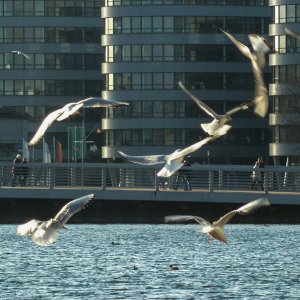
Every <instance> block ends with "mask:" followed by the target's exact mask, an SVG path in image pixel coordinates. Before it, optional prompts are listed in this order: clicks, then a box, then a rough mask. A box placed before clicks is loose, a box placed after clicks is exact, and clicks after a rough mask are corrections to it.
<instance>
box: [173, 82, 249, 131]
mask: <svg viewBox="0 0 300 300" xmlns="http://www.w3.org/2000/svg"><path fill="white" fill-rule="evenodd" d="M178 85H179V87H180V88H181V89H182V90H183V91H184V92H185V93H186V94H187V95H188V96H190V97H191V98H192V99H193V100H194V101H195V102H196V104H197V105H198V106H199V107H200V108H201V109H202V110H204V111H205V112H206V113H207V114H208V115H210V116H211V117H213V121H212V122H210V123H204V124H200V125H201V127H202V129H203V130H204V131H205V132H207V133H208V134H209V135H211V136H214V135H217V136H220V135H224V134H226V133H227V131H228V130H229V129H230V128H231V125H228V124H226V123H227V122H229V121H231V120H232V117H231V116H232V115H233V114H235V113H237V112H239V111H240V110H245V109H247V108H249V107H250V106H252V105H254V103H255V102H254V100H252V101H248V102H244V103H241V104H240V105H238V106H236V107H234V108H233V109H231V110H229V111H227V112H226V113H225V114H224V115H219V114H217V113H216V112H215V111H214V110H213V109H212V108H210V107H209V106H208V105H207V104H205V103H204V102H203V101H201V100H200V99H199V98H197V97H196V96H195V95H193V94H192V93H191V92H190V91H188V90H187V89H186V87H185V86H184V85H183V83H182V82H181V81H179V82H178Z"/></svg>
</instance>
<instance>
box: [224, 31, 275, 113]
mask: <svg viewBox="0 0 300 300" xmlns="http://www.w3.org/2000/svg"><path fill="white" fill-rule="evenodd" d="M220 30H221V31H222V32H223V33H224V34H226V35H227V37H228V38H229V39H230V40H231V41H232V42H233V43H234V44H235V45H236V47H237V48H238V49H239V50H240V52H241V53H242V54H243V55H245V56H246V57H247V58H249V59H250V61H251V65H252V70H253V75H254V79H255V98H254V100H253V101H254V102H255V103H254V112H255V113H256V114H257V115H258V116H260V117H262V118H264V117H265V116H266V114H267V113H268V109H269V97H268V91H267V88H266V86H265V82H264V78H263V71H262V70H263V68H264V66H265V64H266V54H267V53H268V52H270V46H269V45H268V44H267V42H266V40H265V39H264V38H263V37H260V36H258V35H256V34H250V35H248V37H249V40H250V42H251V44H252V48H253V52H252V51H251V50H250V48H249V47H247V46H246V45H244V44H242V43H240V42H239V41H238V40H237V39H236V38H235V37H234V36H233V35H231V34H230V33H228V32H226V31H224V30H222V29H220Z"/></svg>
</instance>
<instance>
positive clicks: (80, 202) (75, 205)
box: [52, 194, 95, 228]
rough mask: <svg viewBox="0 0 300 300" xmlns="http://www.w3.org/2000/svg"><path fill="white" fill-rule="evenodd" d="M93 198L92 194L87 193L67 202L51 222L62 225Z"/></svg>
mask: <svg viewBox="0 0 300 300" xmlns="http://www.w3.org/2000/svg"><path fill="white" fill-rule="evenodd" d="M94 198H95V195H94V194H89V195H86V196H83V197H80V198H77V199H75V200H72V201H70V202H68V203H67V204H66V205H65V206H64V207H63V208H62V209H61V210H60V211H59V212H58V214H56V216H55V217H54V219H53V222H52V224H57V226H58V228H61V227H63V225H64V224H65V223H66V222H67V221H68V220H69V219H70V218H71V217H72V216H73V215H74V214H76V213H77V212H79V211H81V210H83V209H85V208H86V207H87V206H88V205H89V204H90V202H91V201H92V200H93V199H94Z"/></svg>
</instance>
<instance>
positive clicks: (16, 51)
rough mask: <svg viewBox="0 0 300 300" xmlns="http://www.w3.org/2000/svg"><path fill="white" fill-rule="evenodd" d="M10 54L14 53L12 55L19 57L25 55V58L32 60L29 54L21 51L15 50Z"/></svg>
mask: <svg viewBox="0 0 300 300" xmlns="http://www.w3.org/2000/svg"><path fill="white" fill-rule="evenodd" d="M10 53H12V54H18V55H23V56H24V57H25V58H27V59H30V58H29V56H28V55H27V54H25V53H24V52H22V51H19V50H13V51H11V52H10Z"/></svg>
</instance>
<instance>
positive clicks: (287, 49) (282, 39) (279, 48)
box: [274, 35, 300, 53]
mask: <svg viewBox="0 0 300 300" xmlns="http://www.w3.org/2000/svg"><path fill="white" fill-rule="evenodd" d="M274 50H275V51H276V52H278V53H295V52H300V40H298V39H295V38H294V37H292V36H290V35H276V36H274Z"/></svg>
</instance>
